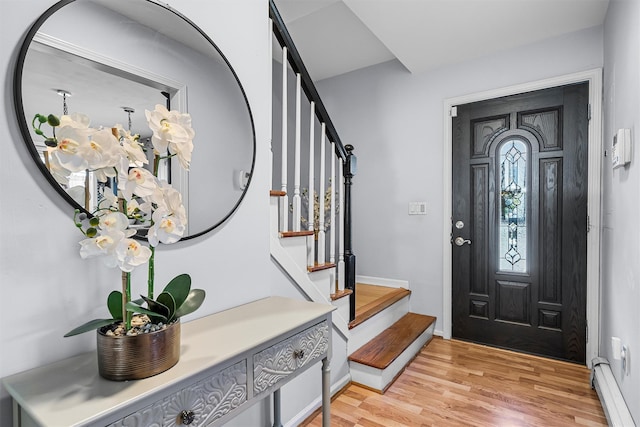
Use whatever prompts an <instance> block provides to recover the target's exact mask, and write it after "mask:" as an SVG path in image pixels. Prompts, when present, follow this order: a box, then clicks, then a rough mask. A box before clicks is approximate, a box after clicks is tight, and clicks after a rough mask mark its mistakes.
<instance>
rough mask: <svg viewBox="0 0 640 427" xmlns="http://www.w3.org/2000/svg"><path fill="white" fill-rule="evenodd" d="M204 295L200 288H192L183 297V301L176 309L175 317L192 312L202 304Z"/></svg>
mask: <svg viewBox="0 0 640 427" xmlns="http://www.w3.org/2000/svg"><path fill="white" fill-rule="evenodd" d="M205 296H206V294H205V292H204V290H202V289H192V290H191V291H190V292H189V295H188V296H187V299H185V301H184V303H182V305H181V306H180V307H178V309H177V310H176V315H175V317H176V318H179V317H182V316H186V315H187V314H189V313H193V312H194V311H196V310H197V309H198V308H200V306H201V305H202V302H203V301H204V297H205Z"/></svg>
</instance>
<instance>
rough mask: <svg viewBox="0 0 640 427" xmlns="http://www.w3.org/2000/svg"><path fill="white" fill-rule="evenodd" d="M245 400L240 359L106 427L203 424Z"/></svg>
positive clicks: (244, 369)
mask: <svg viewBox="0 0 640 427" xmlns="http://www.w3.org/2000/svg"><path fill="white" fill-rule="evenodd" d="M246 400H247V362H246V360H242V361H241V362H238V363H236V364H235V365H232V366H230V367H228V368H226V369H223V370H221V371H220V372H217V373H215V374H213V375H212V376H210V377H209V378H206V379H204V380H201V381H198V382H197V383H195V384H193V385H191V386H189V387H186V388H184V389H182V390H180V391H178V392H176V393H173V394H171V395H169V396H167V397H165V398H164V399H162V400H158V401H157V402H154V403H152V404H151V405H149V406H147V407H146V408H144V409H141V410H140V411H137V412H135V413H133V414H131V415H128V416H127V417H125V418H123V419H121V420H119V421H117V422H115V423H113V424H111V425H109V427H147V426H152V425H153V426H176V425H189V424H191V425H194V426H204V425H208V424H209V423H211V422H213V421H215V420H217V419H218V418H221V417H223V416H224V415H226V414H227V413H229V412H231V411H232V410H233V409H235V408H237V407H239V406H240V405H241V404H243V403H244V402H246ZM183 411H184V413H183Z"/></svg>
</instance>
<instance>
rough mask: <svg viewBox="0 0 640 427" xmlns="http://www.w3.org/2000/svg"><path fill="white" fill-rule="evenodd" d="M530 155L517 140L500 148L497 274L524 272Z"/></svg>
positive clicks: (508, 142) (510, 141)
mask: <svg viewBox="0 0 640 427" xmlns="http://www.w3.org/2000/svg"><path fill="white" fill-rule="evenodd" d="M528 164H529V153H528V150H527V146H526V145H525V144H524V143H523V142H522V141H520V140H517V139H512V140H509V141H507V142H505V143H504V144H502V145H501V146H500V160H499V177H500V226H499V233H500V234H499V238H498V240H499V248H498V251H499V252H498V253H499V258H500V264H499V269H500V271H509V272H520V273H526V271H527V196H526V194H527V166H528Z"/></svg>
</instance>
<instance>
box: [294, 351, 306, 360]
mask: <svg viewBox="0 0 640 427" xmlns="http://www.w3.org/2000/svg"><path fill="white" fill-rule="evenodd" d="M303 357H304V350H294V352H293V358H294V359H302V358H303Z"/></svg>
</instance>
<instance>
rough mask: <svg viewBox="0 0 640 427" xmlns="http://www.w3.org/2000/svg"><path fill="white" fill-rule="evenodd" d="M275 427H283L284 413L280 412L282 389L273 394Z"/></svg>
mask: <svg viewBox="0 0 640 427" xmlns="http://www.w3.org/2000/svg"><path fill="white" fill-rule="evenodd" d="M273 427H282V413H281V412H280V389H277V390H276V391H274V392H273Z"/></svg>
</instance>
